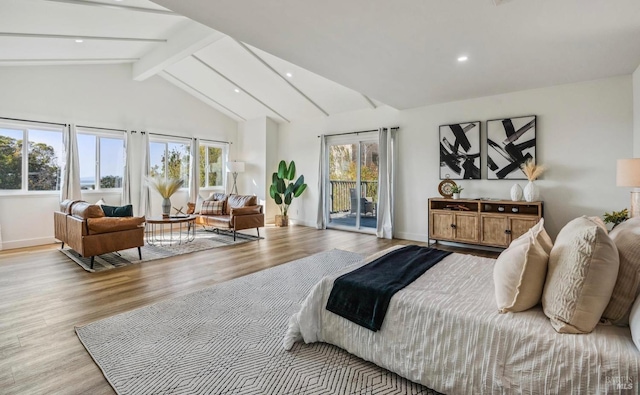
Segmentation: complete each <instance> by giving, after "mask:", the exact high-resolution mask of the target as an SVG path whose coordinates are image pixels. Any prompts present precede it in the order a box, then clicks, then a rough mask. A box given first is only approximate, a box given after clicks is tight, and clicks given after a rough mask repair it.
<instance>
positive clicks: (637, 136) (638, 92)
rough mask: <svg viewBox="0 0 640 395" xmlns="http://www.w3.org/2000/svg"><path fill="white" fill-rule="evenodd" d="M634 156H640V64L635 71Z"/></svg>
mask: <svg viewBox="0 0 640 395" xmlns="http://www.w3.org/2000/svg"><path fill="white" fill-rule="evenodd" d="M633 157H634V158H640V66H638V68H637V69H636V71H635V72H634V73H633Z"/></svg>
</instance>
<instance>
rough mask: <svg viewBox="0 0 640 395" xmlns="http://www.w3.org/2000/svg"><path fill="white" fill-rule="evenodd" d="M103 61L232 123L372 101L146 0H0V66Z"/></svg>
mask: <svg viewBox="0 0 640 395" xmlns="http://www.w3.org/2000/svg"><path fill="white" fill-rule="evenodd" d="M105 63H107V64H108V63H129V64H131V67H132V78H133V79H135V80H138V81H143V80H145V79H147V78H149V77H151V76H154V75H158V76H161V77H163V78H165V79H166V80H167V81H169V82H171V83H173V84H175V85H176V86H178V87H179V88H181V89H184V90H186V91H187V92H189V93H191V94H192V95H194V96H195V97H197V98H199V99H200V100H202V101H204V102H205V103H207V104H209V105H211V106H212V107H213V108H215V109H217V110H219V111H221V112H222V113H224V114H226V115H228V116H229V117H231V118H233V119H236V120H238V121H243V120H247V119H253V118H257V117H260V116H268V117H270V118H272V119H274V120H275V121H276V122H288V121H290V120H292V119H296V118H302V117H309V116H326V115H329V114H335V113H339V112H344V111H351V110H356V109H362V108H375V107H377V106H379V105H380V104H381V103H380V102H378V101H376V100H373V99H371V98H368V97H366V96H364V95H362V94H360V93H358V92H356V91H354V90H351V89H348V88H346V87H344V86H341V85H339V84H337V83H335V82H332V81H330V80H328V79H326V78H323V77H321V76H319V75H316V74H314V73H311V72H309V71H307V70H305V69H303V68H300V67H297V66H295V65H293V64H291V63H289V62H286V61H284V60H282V59H279V58H277V57H275V56H273V55H270V54H268V53H266V52H264V51H261V50H259V49H257V48H255V47H252V46H250V45H246V44H244V43H242V42H240V41H237V40H235V39H234V38H232V37H229V36H227V35H225V34H223V33H220V32H218V31H216V30H214V29H211V28H209V27H206V26H204V25H201V24H200V23H197V22H194V21H192V20H190V19H188V18H186V17H183V16H181V15H179V14H177V13H175V12H173V11H170V10H168V9H166V8H163V7H161V6H158V5H156V4H154V3H152V2H150V1H146V0H120V1H118V0H101V1H96V0H0V67H2V66H6V67H10V66H38V65H60V64H61V65H66V64H105ZM0 72H1V69H0Z"/></svg>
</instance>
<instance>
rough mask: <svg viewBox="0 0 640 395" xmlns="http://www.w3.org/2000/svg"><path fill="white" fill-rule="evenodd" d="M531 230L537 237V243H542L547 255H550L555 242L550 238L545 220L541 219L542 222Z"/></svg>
mask: <svg viewBox="0 0 640 395" xmlns="http://www.w3.org/2000/svg"><path fill="white" fill-rule="evenodd" d="M531 230H532V231H533V234H534V235H535V237H536V241H537V242H538V243H540V245H541V246H542V248H544V251H545V252H546V253H547V254H550V253H551V248H553V242H552V241H551V237H549V234H548V233H547V231H546V230H545V229H544V218H540V221H538V223H537V224H535V225H534V226H533V227H532V228H531Z"/></svg>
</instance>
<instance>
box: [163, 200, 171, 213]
mask: <svg viewBox="0 0 640 395" xmlns="http://www.w3.org/2000/svg"><path fill="white" fill-rule="evenodd" d="M169 214H171V200H170V199H169V198H163V199H162V216H163V217H168V216H169Z"/></svg>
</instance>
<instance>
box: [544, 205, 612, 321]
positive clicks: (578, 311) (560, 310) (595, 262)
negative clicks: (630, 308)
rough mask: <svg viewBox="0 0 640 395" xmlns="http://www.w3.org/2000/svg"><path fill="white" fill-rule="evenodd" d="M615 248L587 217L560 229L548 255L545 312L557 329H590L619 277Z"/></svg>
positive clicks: (575, 220) (602, 309)
mask: <svg viewBox="0 0 640 395" xmlns="http://www.w3.org/2000/svg"><path fill="white" fill-rule="evenodd" d="M618 266H619V258H618V250H617V248H616V246H615V244H614V243H613V240H611V238H610V237H609V236H608V235H607V233H606V231H605V230H604V229H602V228H601V227H600V225H598V224H597V223H595V222H594V221H591V220H589V219H588V218H587V217H580V218H576V219H574V220H572V221H571V222H569V223H568V224H567V225H565V226H564V228H562V230H560V233H559V234H558V237H557V238H556V242H555V244H554V245H553V249H552V250H551V254H550V256H549V271H548V272H547V281H546V283H545V285H544V291H543V293H542V307H543V309H544V313H545V314H546V315H547V317H549V318H550V319H551V325H552V326H553V328H554V329H555V330H556V331H558V332H560V333H589V332H591V331H592V330H593V328H595V326H596V325H597V324H598V321H599V320H600V317H601V316H602V312H603V311H604V309H605V308H606V307H607V304H608V303H609V299H610V298H611V293H612V291H613V286H614V285H615V283H616V279H617V277H618Z"/></svg>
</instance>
